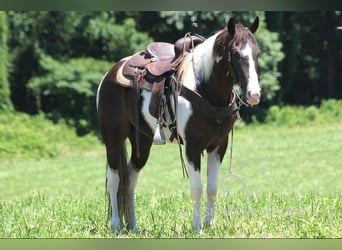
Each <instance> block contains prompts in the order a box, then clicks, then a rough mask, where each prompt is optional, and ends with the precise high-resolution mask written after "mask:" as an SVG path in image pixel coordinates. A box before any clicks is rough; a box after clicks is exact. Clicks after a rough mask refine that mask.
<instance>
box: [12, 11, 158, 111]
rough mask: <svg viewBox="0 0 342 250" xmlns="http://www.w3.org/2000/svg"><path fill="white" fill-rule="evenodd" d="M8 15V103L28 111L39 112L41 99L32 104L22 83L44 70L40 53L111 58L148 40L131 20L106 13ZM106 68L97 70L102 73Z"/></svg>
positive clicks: (58, 57) (62, 57) (62, 59)
mask: <svg viewBox="0 0 342 250" xmlns="http://www.w3.org/2000/svg"><path fill="white" fill-rule="evenodd" d="M8 16H9V23H10V28H11V32H10V40H9V47H10V48H11V58H12V59H11V62H12V67H11V70H10V82H11V89H12V93H13V101H14V103H15V107H16V109H17V110H20V111H25V112H29V113H36V112H38V108H41V109H43V110H44V105H45V102H42V104H41V105H42V106H41V107H37V106H36V102H35V97H34V96H33V95H32V92H31V91H29V89H28V88H27V86H26V84H27V83H28V82H29V81H30V79H31V78H32V77H34V78H37V77H39V76H42V75H43V74H45V73H46V69H45V68H44V67H45V66H43V64H42V62H41V61H40V60H42V58H43V57H42V56H41V55H42V54H45V55H49V56H51V57H52V58H54V59H55V60H57V61H60V62H67V61H68V60H70V59H71V58H82V57H84V58H87V57H91V58H94V59H99V60H107V61H111V62H115V61H116V60H118V59H120V58H121V57H124V56H127V55H129V54H131V53H133V52H135V51H137V50H142V49H143V48H145V46H146V45H147V44H148V43H149V42H151V41H152V39H151V38H150V37H149V36H148V35H147V34H146V33H142V32H138V31H137V30H136V28H135V21H134V19H132V18H131V19H127V20H125V21H124V22H123V23H122V24H117V23H116V20H115V16H114V13H113V12H110V11H109V12H83V11H76V12H75V11H69V12H54V11H40V12H37V11H28V12H13V11H10V12H9V13H8ZM89 70H91V68H90V69H89ZM106 70H108V69H107V68H103V69H102V72H103V73H104V72H105V71H106ZM100 80H101V77H100V78H99V79H98V82H99V81H100ZM45 98H48V97H47V96H46V97H45ZM55 108H58V107H55Z"/></svg>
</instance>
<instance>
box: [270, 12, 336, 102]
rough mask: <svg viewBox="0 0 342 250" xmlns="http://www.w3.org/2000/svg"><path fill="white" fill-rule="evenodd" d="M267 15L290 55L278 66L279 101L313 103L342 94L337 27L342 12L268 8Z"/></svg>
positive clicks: (285, 50)
mask: <svg viewBox="0 0 342 250" xmlns="http://www.w3.org/2000/svg"><path fill="white" fill-rule="evenodd" d="M266 19H267V24H268V27H269V28H270V30H272V31H274V32H278V34H279V39H280V41H281V42H282V43H283V49H282V51H283V52H284V54H285V55H286V56H285V58H284V60H283V61H282V62H281V63H280V64H279V68H278V70H279V71H280V72H281V73H282V75H281V78H280V86H281V91H280V93H279V100H278V101H281V102H284V103H291V104H302V105H303V104H304V105H310V104H318V103H319V102H320V101H321V100H322V99H327V98H342V85H341V84H340V83H341V82H342V71H341V70H340V68H341V65H342V47H341V44H342V32H341V31H338V30H337V29H336V27H337V26H340V25H341V21H342V12H341V11H316V12H312V11H310V12H266Z"/></svg>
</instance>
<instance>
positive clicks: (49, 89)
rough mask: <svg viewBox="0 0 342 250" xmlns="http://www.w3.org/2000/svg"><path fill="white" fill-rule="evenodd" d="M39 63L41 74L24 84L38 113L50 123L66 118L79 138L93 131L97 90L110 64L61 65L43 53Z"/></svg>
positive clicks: (71, 62) (78, 60)
mask: <svg viewBox="0 0 342 250" xmlns="http://www.w3.org/2000/svg"><path fill="white" fill-rule="evenodd" d="M39 63H40V67H42V69H43V71H44V73H43V74H42V75H40V76H37V77H32V78H31V79H30V81H29V82H28V84H27V86H28V88H29V89H30V90H31V91H32V93H34V96H35V98H36V106H37V108H38V110H40V111H43V112H45V113H46V114H47V117H49V118H50V119H52V120H53V121H58V120H59V119H65V120H66V121H67V123H68V124H70V125H72V126H74V127H76V128H77V132H78V134H80V135H82V134H86V133H89V132H90V131H91V130H92V129H94V128H96V127H97V119H96V106H95V99H96V90H97V87H98V84H99V79H101V78H102V76H103V74H104V71H105V70H106V69H109V67H110V66H111V63H108V62H107V61H101V60H95V59H92V58H73V59H70V60H68V61H65V62H60V61H58V60H55V59H53V58H52V57H50V56H48V55H46V54H41V55H40V60H39Z"/></svg>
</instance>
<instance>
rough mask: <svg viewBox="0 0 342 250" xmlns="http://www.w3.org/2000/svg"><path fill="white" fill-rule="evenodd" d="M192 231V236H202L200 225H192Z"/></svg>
mask: <svg viewBox="0 0 342 250" xmlns="http://www.w3.org/2000/svg"><path fill="white" fill-rule="evenodd" d="M192 230H193V231H194V234H203V231H202V223H200V224H192Z"/></svg>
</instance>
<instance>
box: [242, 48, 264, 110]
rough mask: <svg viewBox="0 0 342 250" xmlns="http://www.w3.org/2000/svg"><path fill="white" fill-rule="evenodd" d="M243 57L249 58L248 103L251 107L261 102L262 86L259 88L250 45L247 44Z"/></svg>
mask: <svg viewBox="0 0 342 250" xmlns="http://www.w3.org/2000/svg"><path fill="white" fill-rule="evenodd" d="M241 52H242V56H247V57H248V64H249V69H248V73H249V74H248V75H249V76H248V82H247V92H246V96H247V102H248V103H249V104H250V105H252V106H253V105H257V104H258V103H259V101H260V86H259V80H258V74H257V72H256V70H255V63H254V60H253V55H252V49H251V47H250V46H249V44H248V43H247V44H246V47H245V48H244V49H243V50H242V51H241Z"/></svg>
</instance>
